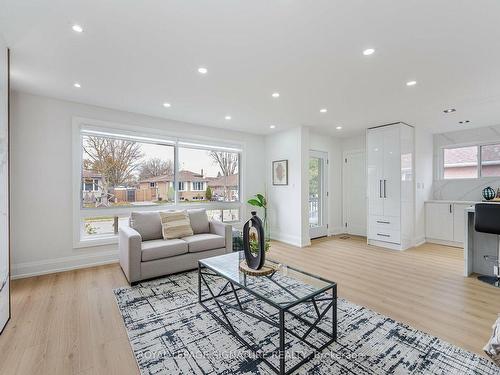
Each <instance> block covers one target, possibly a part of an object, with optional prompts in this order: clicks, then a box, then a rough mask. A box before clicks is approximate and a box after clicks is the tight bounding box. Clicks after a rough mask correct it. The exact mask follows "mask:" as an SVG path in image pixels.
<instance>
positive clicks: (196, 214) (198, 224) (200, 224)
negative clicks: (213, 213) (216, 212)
mask: <svg viewBox="0 0 500 375" xmlns="http://www.w3.org/2000/svg"><path fill="white" fill-rule="evenodd" d="M188 215H189V221H190V222H191V228H193V233H194V234H200V233H210V225H209V224H208V216H207V210H205V209H204V208H197V209H195V210H188Z"/></svg>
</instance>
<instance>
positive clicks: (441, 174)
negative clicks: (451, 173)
mask: <svg viewBox="0 0 500 375" xmlns="http://www.w3.org/2000/svg"><path fill="white" fill-rule="evenodd" d="M498 144H500V140H496V141H490V142H471V143H460V144H451V145H443V146H440V153H439V179H440V180H443V181H474V180H491V179H498V178H500V176H483V175H482V165H483V160H482V154H481V148H482V147H483V146H491V145H498ZM464 147H476V148H477V168H478V170H477V177H472V178H446V179H445V178H444V150H445V149H446V150H451V149H455V148H464Z"/></svg>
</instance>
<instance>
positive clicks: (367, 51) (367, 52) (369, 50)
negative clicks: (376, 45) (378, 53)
mask: <svg viewBox="0 0 500 375" xmlns="http://www.w3.org/2000/svg"><path fill="white" fill-rule="evenodd" d="M374 52H375V50H374V49H373V48H367V49H365V50H364V51H363V55H365V56H370V55H373V53H374Z"/></svg>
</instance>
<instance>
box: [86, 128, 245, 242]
mask: <svg viewBox="0 0 500 375" xmlns="http://www.w3.org/2000/svg"><path fill="white" fill-rule="evenodd" d="M79 131H80V146H79V147H80V161H81V165H80V177H81V180H80V183H79V186H80V194H79V195H80V202H79V206H80V211H81V213H80V217H81V219H80V241H85V240H87V241H88V240H92V239H106V238H112V237H116V235H117V233H118V228H119V226H120V225H124V224H126V223H127V218H128V216H129V214H130V212H131V211H140V210H154V209H157V210H161V209H186V208H189V205H190V204H192V205H195V206H196V207H205V208H207V212H208V214H209V216H210V217H212V218H215V219H218V220H221V221H225V222H234V221H239V209H240V208H239V200H240V176H239V170H240V157H241V155H240V153H241V151H239V150H238V149H237V148H227V147H218V146H217V145H210V144H195V143H187V142H181V141H178V140H176V139H155V138H148V137H144V136H143V135H142V134H141V135H139V134H138V135H137V136H135V135H131V134H130V133H126V134H120V132H115V131H112V132H106V131H95V130H93V129H90V130H89V129H85V128H80V130H79Z"/></svg>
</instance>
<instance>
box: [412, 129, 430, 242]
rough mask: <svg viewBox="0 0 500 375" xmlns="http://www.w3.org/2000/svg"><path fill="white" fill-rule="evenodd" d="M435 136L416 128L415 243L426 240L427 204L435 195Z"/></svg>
mask: <svg viewBox="0 0 500 375" xmlns="http://www.w3.org/2000/svg"><path fill="white" fill-rule="evenodd" d="M432 184H433V137H432V134H431V133H430V132H429V131H427V130H425V129H422V128H418V127H417V128H415V244H421V243H423V242H424V241H425V206H424V203H425V201H427V200H430V199H432V196H433V185H432Z"/></svg>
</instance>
